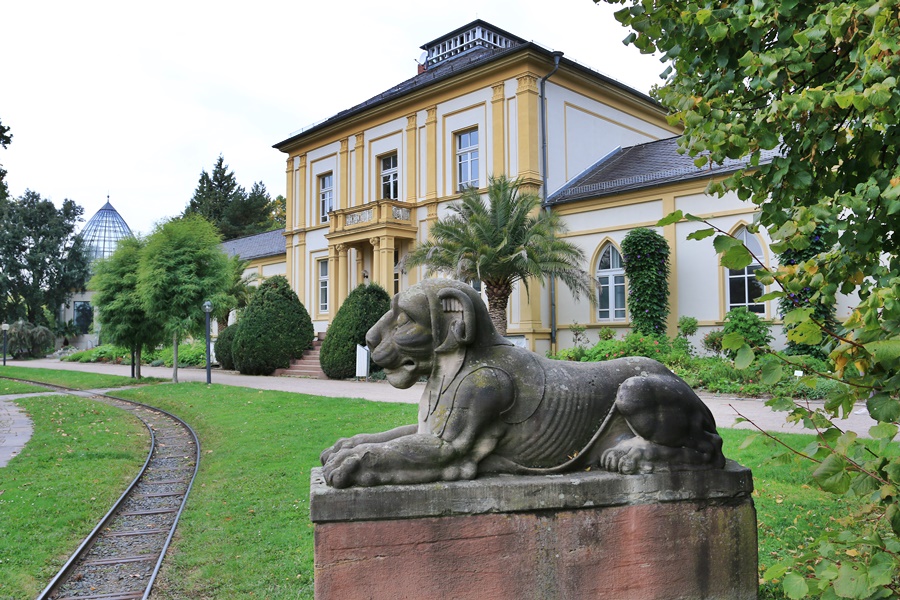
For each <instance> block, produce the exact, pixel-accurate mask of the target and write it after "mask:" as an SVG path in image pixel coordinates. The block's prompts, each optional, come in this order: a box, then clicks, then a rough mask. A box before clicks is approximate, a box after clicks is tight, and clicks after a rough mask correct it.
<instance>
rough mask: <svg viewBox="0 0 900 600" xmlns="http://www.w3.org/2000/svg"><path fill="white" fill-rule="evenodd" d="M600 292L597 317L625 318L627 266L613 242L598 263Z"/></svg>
mask: <svg viewBox="0 0 900 600" xmlns="http://www.w3.org/2000/svg"><path fill="white" fill-rule="evenodd" d="M597 281H598V283H599V284H600V291H599V292H598V302H597V306H598V307H599V308H598V312H597V319H598V320H600V321H624V320H625V268H624V267H623V266H622V255H621V254H619V251H618V250H616V247H615V246H613V245H612V244H607V245H606V247H605V248H604V249H603V251H602V252H601V253H600V261H599V262H598V263H597Z"/></svg>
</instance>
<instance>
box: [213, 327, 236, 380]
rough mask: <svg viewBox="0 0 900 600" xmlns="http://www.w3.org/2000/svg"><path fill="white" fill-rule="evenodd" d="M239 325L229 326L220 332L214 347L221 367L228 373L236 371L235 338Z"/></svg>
mask: <svg viewBox="0 0 900 600" xmlns="http://www.w3.org/2000/svg"><path fill="white" fill-rule="evenodd" d="M237 331H238V324H237V323H235V324H234V325H229V326H228V327H226V328H225V329H223V330H222V331H220V332H219V337H218V338H216V344H215V346H214V348H215V351H216V360H218V361H219V366H220V367H222V368H223V369H225V370H226V371H233V370H234V336H235V335H237Z"/></svg>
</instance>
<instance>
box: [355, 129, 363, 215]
mask: <svg viewBox="0 0 900 600" xmlns="http://www.w3.org/2000/svg"><path fill="white" fill-rule="evenodd" d="M355 138H356V145H355V146H354V147H353V153H354V161H355V162H354V166H355V172H354V176H353V180H354V183H355V186H354V194H353V200H354V201H353V204H354V206H362V205H363V203H364V202H365V197H364V194H365V165H366V150H365V138H366V136H365V134H364V133H362V132H360V133H357V134H356V136H355Z"/></svg>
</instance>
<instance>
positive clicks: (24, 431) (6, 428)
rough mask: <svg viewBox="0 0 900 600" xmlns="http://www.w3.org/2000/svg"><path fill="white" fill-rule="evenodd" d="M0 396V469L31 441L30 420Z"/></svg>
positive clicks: (20, 410)
mask: <svg viewBox="0 0 900 600" xmlns="http://www.w3.org/2000/svg"><path fill="white" fill-rule="evenodd" d="M3 398H5V396H0V467H5V466H6V463H8V462H9V461H10V459H12V457H14V456H15V455H16V454H18V453H19V452H21V450H22V448H24V447H25V443H26V442H28V440H29V439H31V433H32V431H33V429H32V427H31V419H29V418H28V415H26V414H25V412H24V411H22V409H20V408H19V407H18V406H16V405H15V403H13V402H11V401H6V400H3Z"/></svg>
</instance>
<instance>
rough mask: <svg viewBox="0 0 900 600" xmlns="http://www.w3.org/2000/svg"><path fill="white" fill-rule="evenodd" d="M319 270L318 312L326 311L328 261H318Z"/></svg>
mask: <svg viewBox="0 0 900 600" xmlns="http://www.w3.org/2000/svg"><path fill="white" fill-rule="evenodd" d="M318 263H319V265H318V271H319V312H320V313H327V312H328V261H327V260H320V261H318Z"/></svg>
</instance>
